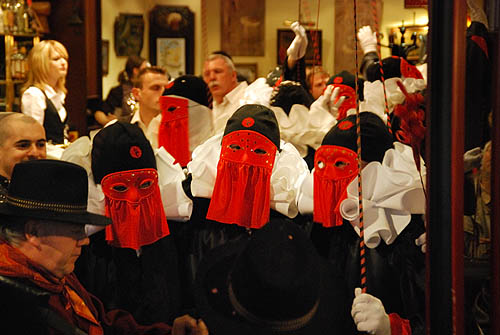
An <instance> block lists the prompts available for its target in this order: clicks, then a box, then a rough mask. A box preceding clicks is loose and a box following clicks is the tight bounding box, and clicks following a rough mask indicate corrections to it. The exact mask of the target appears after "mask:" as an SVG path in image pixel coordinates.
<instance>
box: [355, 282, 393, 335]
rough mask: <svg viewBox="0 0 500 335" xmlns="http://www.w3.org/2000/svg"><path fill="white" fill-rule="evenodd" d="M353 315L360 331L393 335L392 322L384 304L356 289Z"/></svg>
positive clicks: (378, 334) (377, 334)
mask: <svg viewBox="0 0 500 335" xmlns="http://www.w3.org/2000/svg"><path fill="white" fill-rule="evenodd" d="M354 296H355V298H354V301H353V302H352V309H351V315H352V318H353V319H354V323H356V327H357V328H358V330H359V331H365V332H367V333H368V334H375V335H391V322H390V320H389V316H388V315H387V313H386V312H385V308H384V305H383V304H382V302H381V301H380V300H379V299H377V298H375V297H374V296H372V295H370V294H368V293H361V289H360V288H359V287H357V288H355V289H354Z"/></svg>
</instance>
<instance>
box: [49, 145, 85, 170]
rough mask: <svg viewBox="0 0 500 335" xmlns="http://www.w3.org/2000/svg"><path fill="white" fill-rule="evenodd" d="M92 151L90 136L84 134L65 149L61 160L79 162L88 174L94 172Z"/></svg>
mask: <svg viewBox="0 0 500 335" xmlns="http://www.w3.org/2000/svg"><path fill="white" fill-rule="evenodd" d="M47 146H48V145H47ZM91 151H92V144H91V143H90V138H89V137H88V136H82V137H79V138H78V139H77V140H76V141H74V142H73V143H71V144H70V145H69V146H68V147H67V148H66V149H65V150H64V151H63V153H62V155H61V160H63V161H67V162H71V163H75V164H78V165H80V166H81V167H83V168H84V169H85V170H86V171H87V174H90V173H91V172H92V162H91V156H90V154H91Z"/></svg>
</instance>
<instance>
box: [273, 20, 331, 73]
mask: <svg viewBox="0 0 500 335" xmlns="http://www.w3.org/2000/svg"><path fill="white" fill-rule="evenodd" d="M306 34H307V40H308V41H309V43H307V50H306V55H305V61H306V65H321V47H322V36H321V30H307V31H306ZM294 38H295V33H294V32H293V31H292V30H291V29H278V60H277V61H278V64H280V65H281V64H283V63H284V62H285V58H286V50H287V49H288V47H289V46H290V44H291V43H292V41H293V39H294ZM315 55H316V62H315V61H314V58H315Z"/></svg>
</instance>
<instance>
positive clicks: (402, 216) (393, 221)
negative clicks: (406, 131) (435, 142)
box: [340, 142, 425, 248]
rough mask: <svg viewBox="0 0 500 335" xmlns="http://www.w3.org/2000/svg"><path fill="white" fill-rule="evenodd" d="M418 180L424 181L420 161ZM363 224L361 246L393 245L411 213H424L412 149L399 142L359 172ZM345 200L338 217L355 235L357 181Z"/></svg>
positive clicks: (420, 186)
mask: <svg viewBox="0 0 500 335" xmlns="http://www.w3.org/2000/svg"><path fill="white" fill-rule="evenodd" d="M421 166H422V179H423V180H425V167H424V164H423V161H421ZM362 180H363V225H364V235H365V244H366V246H367V247H369V248H375V247H377V246H378V245H379V244H380V241H381V240H384V242H385V243H386V244H391V243H392V242H394V240H395V239H396V237H397V236H398V235H399V234H400V233H401V232H402V231H403V230H404V228H405V227H406V226H407V225H408V223H409V222H410V220H411V214H424V213H425V195H424V192H423V188H422V182H421V179H420V175H419V173H418V171H417V169H416V167H415V162H414V161H413V154H412V149H411V148H410V147H409V146H406V145H404V144H401V143H397V142H396V143H395V148H394V149H390V150H388V151H387V152H386V154H385V157H384V160H383V162H382V164H380V163H379V162H371V163H370V164H368V165H367V166H366V167H365V168H364V169H363V171H362ZM347 195H348V197H347V199H345V200H344V201H343V202H342V203H341V205H340V213H341V215H342V217H343V218H344V219H346V220H348V221H350V222H351V224H352V225H353V227H354V229H355V230H356V232H357V233H358V234H359V205H358V178H357V177H356V178H355V179H354V180H353V181H352V182H351V183H350V184H349V186H348V187H347Z"/></svg>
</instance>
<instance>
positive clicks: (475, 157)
mask: <svg viewBox="0 0 500 335" xmlns="http://www.w3.org/2000/svg"><path fill="white" fill-rule="evenodd" d="M482 158H483V152H482V150H481V148H480V147H477V148H474V149H470V150H469V151H467V152H466V153H465V154H464V173H467V172H469V171H472V169H474V168H479V167H480V166H481V159H482Z"/></svg>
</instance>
